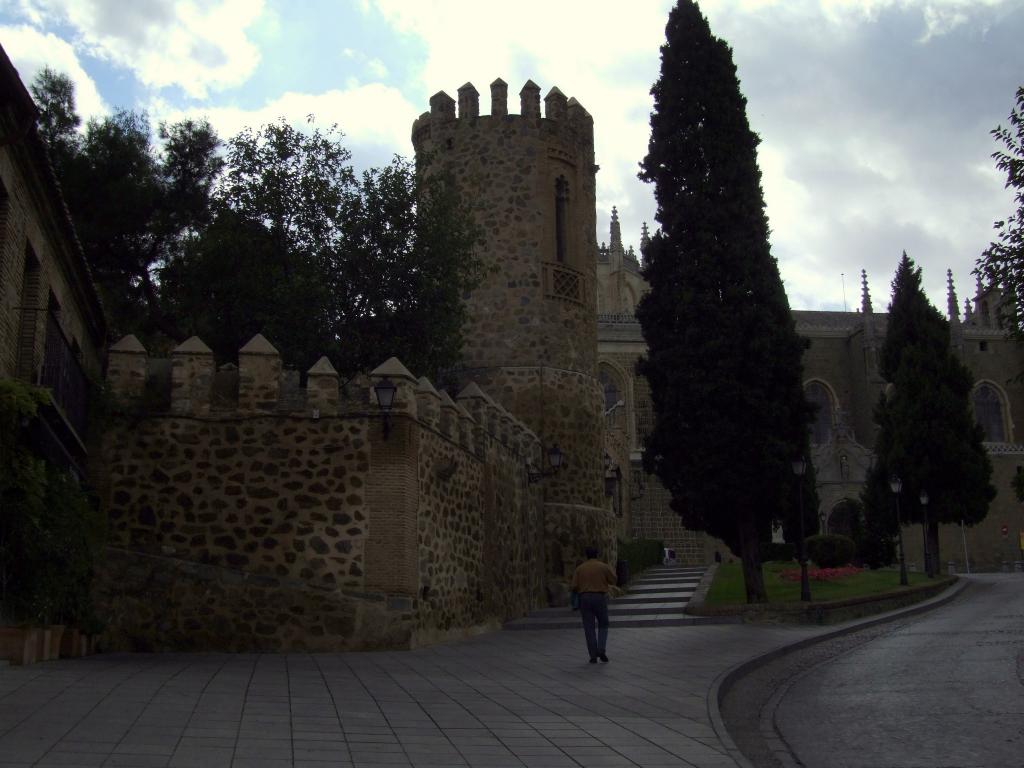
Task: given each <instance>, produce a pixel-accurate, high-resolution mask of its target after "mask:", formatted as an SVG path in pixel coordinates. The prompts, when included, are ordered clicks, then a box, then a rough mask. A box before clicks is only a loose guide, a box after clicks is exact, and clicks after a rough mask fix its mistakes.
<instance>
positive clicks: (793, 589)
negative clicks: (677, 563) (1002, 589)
mask: <svg viewBox="0 0 1024 768" xmlns="http://www.w3.org/2000/svg"><path fill="white" fill-rule="evenodd" d="M794 569H795V570H796V571H798V572H799V570H800V566H799V565H798V564H797V562H796V561H795V560H794V561H792V562H789V563H782V562H771V563H765V564H764V585H765V589H766V590H767V592H768V601H769V602H771V603H798V602H800V580H799V579H797V580H796V581H788V580H786V579H783V578H782V576H781V575H780V574H781V573H782V571H789V570H794ZM808 569H809V572H811V573H813V571H814V566H813V565H808ZM907 575H908V577H909V580H910V586H914V585H917V584H925V583H927V582H928V577H927V576H925V575H924V574H923V573H908V574H907ZM899 585H900V573H899V571H898V570H892V571H890V570H879V571H871V570H868V569H866V568H865V569H864V570H863V571H861V572H860V573H858V574H854V575H852V576H845V577H843V578H841V579H838V580H836V581H815V580H814V579H813V578H812V579H811V600H812V602H821V601H826V600H843V599H845V598H849V597H860V596H861V595H873V594H877V593H879V592H890V591H892V590H895V589H899ZM746 602H747V593H746V590H745V589H744V588H743V568H742V566H741V565H740V563H738V562H735V563H722V564H721V565H719V566H718V571H717V572H716V573H715V580H714V581H713V582H711V588H710V589H709V590H708V594H707V598H706V599H705V600H704V605H706V606H722V605H745V604H746Z"/></svg>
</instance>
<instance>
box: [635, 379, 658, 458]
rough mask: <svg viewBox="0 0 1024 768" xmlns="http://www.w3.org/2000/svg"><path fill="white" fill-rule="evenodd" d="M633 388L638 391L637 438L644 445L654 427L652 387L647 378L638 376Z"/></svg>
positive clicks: (636, 400)
mask: <svg viewBox="0 0 1024 768" xmlns="http://www.w3.org/2000/svg"><path fill="white" fill-rule="evenodd" d="M633 388H634V391H635V393H636V395H635V408H636V440H637V443H638V444H639V445H640V446H641V447H642V446H643V444H644V441H645V440H646V439H647V437H648V435H650V434H651V430H652V429H654V406H653V405H652V403H651V388H650V386H649V385H648V384H647V379H645V378H644V377H642V376H637V377H636V381H635V382H634V383H633Z"/></svg>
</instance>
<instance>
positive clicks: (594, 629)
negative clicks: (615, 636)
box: [580, 592, 608, 659]
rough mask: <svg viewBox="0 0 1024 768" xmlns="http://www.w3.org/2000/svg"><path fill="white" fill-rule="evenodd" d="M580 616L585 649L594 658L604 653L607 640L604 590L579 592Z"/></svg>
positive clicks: (606, 605) (606, 603)
mask: <svg viewBox="0 0 1024 768" xmlns="http://www.w3.org/2000/svg"><path fill="white" fill-rule="evenodd" d="M580 618H581V619H583V634H584V635H586V637H587V651H589V652H590V658H592V659H596V658H597V657H598V656H601V655H603V654H604V653H605V643H607V642H608V595H606V594H605V593H604V592H580Z"/></svg>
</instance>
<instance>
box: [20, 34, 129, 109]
mask: <svg viewBox="0 0 1024 768" xmlns="http://www.w3.org/2000/svg"><path fill="white" fill-rule="evenodd" d="M0 41H2V42H3V46H4V50H6V51H7V55H8V56H10V58H11V61H13V62H14V65H15V66H16V67H17V68H18V74H19V75H20V76H21V80H22V82H23V83H25V87H26V88H28V87H29V85H31V83H32V80H33V79H35V76H36V74H37V73H38V72H39V71H41V70H42V69H43V68H44V67H46V66H49V67H50V68H52V69H55V70H56V71H58V72H63V73H64V74H66V75H67V76H68V77H70V78H71V80H72V82H74V84H75V104H76V107H77V109H78V114H79V115H81V116H82V119H83V122H84V121H85V120H88V119H89V118H90V117H101V116H103V115H105V114H107V113H108V112H109V109H108V107H107V105H106V104H105V103H104V101H103V98H102V97H101V96H100V92H99V90H98V89H97V88H96V83H95V81H94V80H93V79H92V78H91V77H89V75H88V74H86V71H85V70H84V69H83V68H82V65H81V63H80V62H79V61H78V56H77V55H76V54H75V51H74V49H73V48H72V47H71V46H70V45H69V44H68V43H67V42H65V41H64V40H61V39H60V38H59V37H57V36H56V35H54V34H50V33H45V34H44V33H43V32H40V31H38V30H36V29H33V28H32V27H29V26H0Z"/></svg>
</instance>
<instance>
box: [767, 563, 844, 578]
mask: <svg viewBox="0 0 1024 768" xmlns="http://www.w3.org/2000/svg"><path fill="white" fill-rule="evenodd" d="M861 570H863V569H861V568H858V567H857V566H855V565H844V566H842V567H840V568H808V569H807V578H808V580H809V581H838V580H839V579H842V578H845V577H847V576H854V575H855V574H858V573H860V572H861ZM779 577H780V578H781V579H783V580H785V581H800V569H799V568H790V569H787V570H785V571H782V572H780V573H779Z"/></svg>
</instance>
